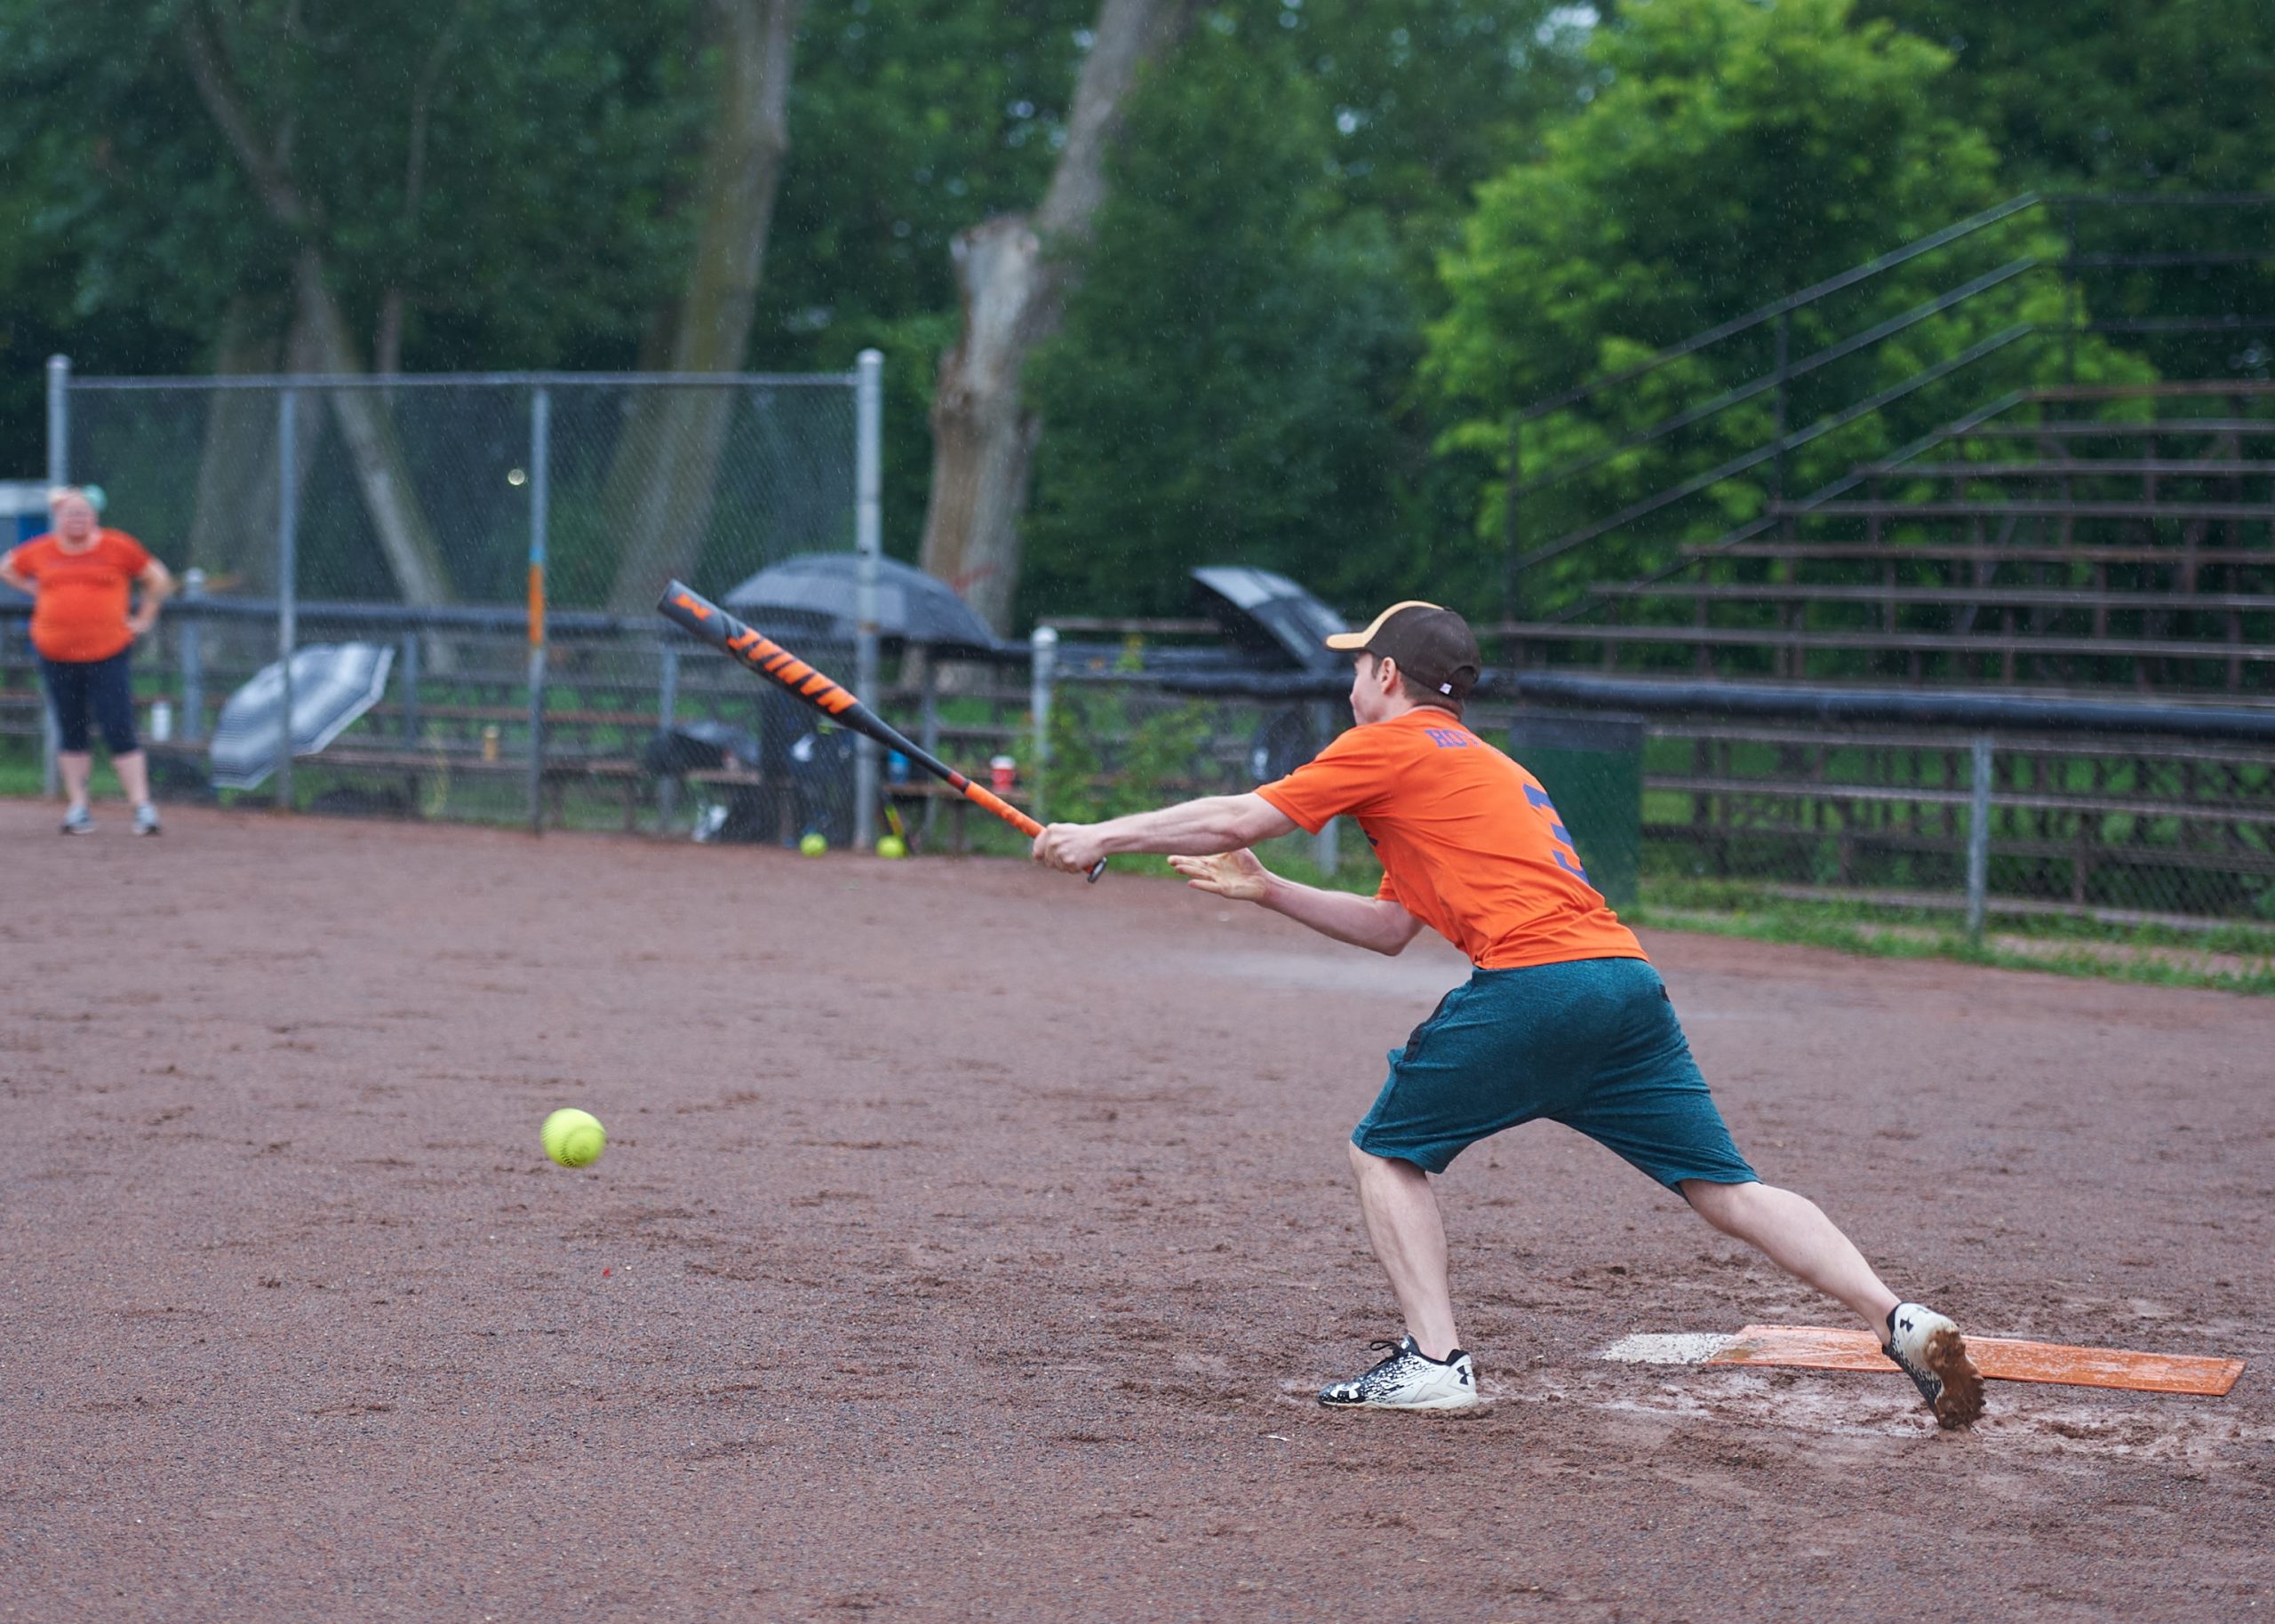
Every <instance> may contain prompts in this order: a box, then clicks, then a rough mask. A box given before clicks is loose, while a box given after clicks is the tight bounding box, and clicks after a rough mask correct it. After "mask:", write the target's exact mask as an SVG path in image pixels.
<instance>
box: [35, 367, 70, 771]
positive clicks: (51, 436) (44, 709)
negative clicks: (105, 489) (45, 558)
mask: <svg viewBox="0 0 2275 1624" xmlns="http://www.w3.org/2000/svg"><path fill="white" fill-rule="evenodd" d="M70 389H71V358H70V357H69V356H68V355H50V356H49V357H48V358H47V487H48V490H50V491H52V490H54V489H55V488H56V487H57V486H58V485H62V484H68V482H70V478H71V395H70ZM42 686H43V687H44V684H43V685H42ZM61 742H62V741H61V739H60V736H58V735H57V733H56V730H55V706H54V705H52V704H50V703H48V702H47V701H46V700H45V699H44V697H43V699H42V702H41V704H40V707H39V782H40V793H41V794H42V795H44V796H45V797H46V798H47V799H48V800H54V799H55V792H56V790H57V789H58V787H59V784H58V780H57V776H56V766H55V750H56V746H57V745H58V744H60V743H61Z"/></svg>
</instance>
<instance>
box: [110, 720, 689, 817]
mask: <svg viewBox="0 0 2275 1624" xmlns="http://www.w3.org/2000/svg"><path fill="white" fill-rule="evenodd" d="M143 748H144V749H145V750H146V751H147V752H149V753H150V754H151V755H152V756H153V757H154V758H156V759H158V760H165V761H171V762H176V763H182V764H190V763H194V764H195V765H196V768H197V770H198V772H199V774H200V775H201V776H203V775H204V771H205V761H206V741H204V740H202V739H201V740H197V741H195V742H192V741H187V740H181V739H172V740H168V741H167V742H165V743H164V744H160V743H157V742H156V741H148V742H146V743H145V744H144V746H143ZM292 765H293V770H294V771H295V772H296V773H300V772H308V771H312V770H313V771H317V772H355V773H371V774H376V775H378V776H383V777H388V778H395V779H397V780H399V781H400V782H401V783H402V785H403V800H404V802H405V804H406V805H408V806H410V807H413V808H416V807H417V806H419V804H420V793H421V792H422V790H423V789H424V788H425V787H426V784H427V781H428V780H429V779H435V778H439V779H442V780H443V781H445V782H447V781H448V780H450V779H451V778H474V779H481V780H483V781H486V782H493V783H498V782H509V783H521V782H526V781H527V779H528V777H529V771H530V768H529V762H528V761H527V760H495V761H491V760H483V758H482V756H481V754H480V752H478V751H474V750H396V749H387V748H383V747H377V746H364V745H341V744H334V745H331V746H330V747H328V748H326V749H324V750H322V751H319V752H316V753H315V755H307V756H295V757H294V758H293V761H292ZM646 776H647V773H646V771H645V769H644V768H643V767H642V766H641V764H640V763H639V762H637V761H635V760H630V759H629V758H627V757H622V756H594V755H560V756H554V755H548V756H547V758H546V760H545V762H544V765H543V768H541V770H540V771H539V775H538V780H539V792H540V794H541V796H542V798H543V800H544V802H545V805H546V808H547V814H548V818H547V821H549V822H550V823H551V824H553V825H554V826H555V827H556V828H558V827H560V826H561V823H562V808H563V801H564V800H565V799H566V796H567V792H568V790H569V787H570V786H571V784H576V783H578V782H579V781H583V782H593V783H601V784H611V785H614V786H616V787H617V788H619V790H620V791H621V792H622V795H623V803H624V827H625V830H626V832H630V831H632V830H633V829H634V828H635V827H637V824H638V814H639V791H640V785H641V783H642V781H643V779H645V777H646Z"/></svg>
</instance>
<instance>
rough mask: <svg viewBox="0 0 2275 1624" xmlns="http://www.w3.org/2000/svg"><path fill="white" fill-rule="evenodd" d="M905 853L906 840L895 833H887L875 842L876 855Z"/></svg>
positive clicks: (891, 855) (903, 854)
mask: <svg viewBox="0 0 2275 1624" xmlns="http://www.w3.org/2000/svg"><path fill="white" fill-rule="evenodd" d="M907 855H908V842H907V841H906V840H902V839H901V838H900V837H899V836H898V835H897V834H889V835H887V836H885V838H884V839H883V840H879V841H878V842H877V856H880V857H905V856H907Z"/></svg>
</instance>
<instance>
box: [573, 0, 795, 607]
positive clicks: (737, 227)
mask: <svg viewBox="0 0 2275 1624" xmlns="http://www.w3.org/2000/svg"><path fill="white" fill-rule="evenodd" d="M802 4H803V0H706V5H705V8H704V12H703V15H704V18H705V21H706V33H707V35H708V36H709V40H710V43H711V44H714V45H715V46H716V48H717V49H718V52H719V54H720V57H721V69H720V72H721V79H720V85H719V98H718V110H717V113H716V115H715V116H714V119H713V121H712V123H711V128H710V134H709V138H708V140H707V143H706V147H705V149H704V155H703V173H702V179H701V181H700V183H699V186H700V190H699V193H698V199H697V203H698V208H699V210H700V211H701V219H702V225H701V227H700V230H699V232H698V236H697V240H696V247H695V257H694V260H693V262H692V263H691V264H690V266H689V267H688V275H687V283H686V286H685V288H684V290H683V292H682V294H681V297H680V300H679V304H678V306H677V308H676V309H675V310H674V311H673V312H672V313H670V315H669V318H668V321H667V322H665V323H663V324H662V326H663V327H664V329H665V330H668V331H669V332H670V334H671V348H670V359H669V362H668V365H669V367H670V370H673V371H675V372H732V371H735V370H738V369H739V368H740V367H741V366H742V364H743V357H744V354H745V353H746V351H747V350H748V348H749V346H750V330H751V322H752V320H753V316H754V307H755V306H756V303H757V299H758V289H759V283H760V279H761V277H762V274H763V272H764V270H765V266H766V239H767V232H768V229H769V227H770V226H771V225H772V223H773V219H774V195H775V192H776V190H777V187H778V185H779V182H780V180H781V177H782V163H783V158H784V156H785V155H786V153H787V152H788V151H789V147H790V133H789V119H788V115H787V114H788V104H789V97H790V70H791V56H792V52H793V48H794V44H795V42H796V33H797V24H798V13H799V12H800V10H801V8H802ZM733 410H734V392H733V390H732V389H731V388H730V387H727V386H721V387H718V388H709V387H705V386H699V385H698V386H657V387H653V388H647V389H643V390H642V391H640V392H639V394H637V396H636V397H635V401H634V402H633V409H632V411H631V413H630V414H629V416H628V417H627V418H626V420H625V424H624V428H623V431H622V434H621V437H620V438H619V440H618V442H617V446H616V454H615V457H614V458H613V460H612V461H611V465H610V467H609V476H608V484H607V488H606V490H605V491H604V492H603V499H602V502H603V512H604V513H606V514H607V521H608V525H609V529H610V531H611V534H613V535H615V536H617V537H620V538H621V545H622V552H621V553H619V560H618V564H617V572H616V582H615V585H613V587H612V588H611V591H610V593H609V606H610V607H611V609H617V610H619V612H623V613H633V612H636V611H638V610H641V609H647V608H648V607H650V606H651V604H652V603H653V602H654V601H655V599H656V594H657V593H659V591H661V590H662V588H663V585H664V583H665V582H666V581H667V580H668V579H670V578H671V577H674V576H681V575H687V574H690V573H691V572H692V571H693V569H694V568H695V564H696V561H697V560H698V558H699V557H700V556H701V553H702V550H703V540H704V536H705V533H706V531H707V530H708V529H710V525H711V513H712V506H713V502H714V498H715V496H716V491H717V485H718V476H719V458H720V454H721V452H722V450H723V449H724V446H725V443H726V436H727V426H728V424H729V422H730V419H731V418H732V415H733Z"/></svg>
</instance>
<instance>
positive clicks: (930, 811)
mask: <svg viewBox="0 0 2275 1624" xmlns="http://www.w3.org/2000/svg"><path fill="white" fill-rule="evenodd" d="M912 653H913V655H914V658H915V660H916V663H917V666H918V668H919V670H920V671H921V672H922V675H921V676H920V677H919V678H918V683H919V685H920V687H921V689H922V692H921V693H920V694H919V695H918V697H917V712H916V742H917V743H918V744H922V745H923V746H924V753H925V754H926V755H930V756H937V755H938V754H939V753H940V662H939V661H938V659H936V658H934V657H933V654H932V650H931V649H929V648H923V647H919V648H916V649H913V650H912ZM939 817H940V798H939V797H938V796H937V795H928V796H926V797H925V798H924V822H923V824H922V830H921V833H922V839H923V841H924V849H925V850H927V851H930V850H931V849H932V831H933V829H934V827H935V825H937V824H938V822H939Z"/></svg>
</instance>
